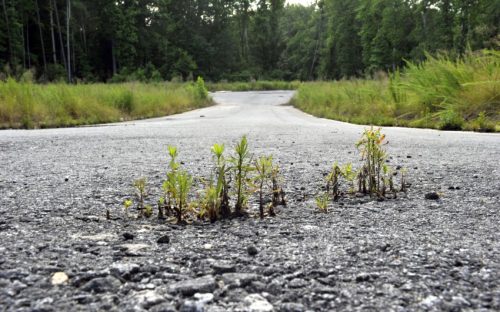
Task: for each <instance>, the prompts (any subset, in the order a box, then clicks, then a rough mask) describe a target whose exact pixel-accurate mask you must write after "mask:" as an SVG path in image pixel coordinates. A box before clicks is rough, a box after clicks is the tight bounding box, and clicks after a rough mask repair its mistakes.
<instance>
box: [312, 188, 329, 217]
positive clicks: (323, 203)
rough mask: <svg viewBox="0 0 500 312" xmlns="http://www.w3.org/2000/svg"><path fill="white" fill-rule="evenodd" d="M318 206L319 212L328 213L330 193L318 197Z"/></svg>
mask: <svg viewBox="0 0 500 312" xmlns="http://www.w3.org/2000/svg"><path fill="white" fill-rule="evenodd" d="M315 200H316V206H317V207H318V209H319V211H321V212H324V213H327V212H328V205H329V203H330V196H329V195H328V193H324V194H321V195H319V196H318V197H316V199H315Z"/></svg>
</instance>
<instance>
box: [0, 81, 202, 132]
mask: <svg viewBox="0 0 500 312" xmlns="http://www.w3.org/2000/svg"><path fill="white" fill-rule="evenodd" d="M210 103H211V100H210V98H209V97H208V92H207V90H206V88H205V86H204V82H203V79H201V78H199V79H198V81H197V82H196V83H189V84H179V83H149V84H145V83H123V84H89V85H69V84H64V83H58V84H47V85H40V84H33V83H29V82H17V81H15V80H13V79H8V80H7V81H5V82H2V81H0V129H1V128H26V129H30V128H51V127H68V126H76V125H86V124H98V123H106V122H117V121H124V120H132V119H142V118H151V117H159V116H166V115H171V114H176V113H180V112H184V111H187V110H191V109H195V108H200V107H204V106H208V105H210Z"/></svg>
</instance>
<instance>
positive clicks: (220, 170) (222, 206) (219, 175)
mask: <svg viewBox="0 0 500 312" xmlns="http://www.w3.org/2000/svg"><path fill="white" fill-rule="evenodd" d="M211 150H212V154H213V155H214V157H215V162H216V166H215V170H216V183H215V186H214V187H215V189H216V192H217V196H218V201H217V202H218V207H216V210H217V213H218V214H219V215H220V216H221V217H222V218H227V217H229V216H230V215H231V208H230V207H229V183H230V170H231V167H230V166H229V165H228V162H227V160H226V158H225V157H224V150H225V147H224V144H214V145H213V146H212V148H211Z"/></svg>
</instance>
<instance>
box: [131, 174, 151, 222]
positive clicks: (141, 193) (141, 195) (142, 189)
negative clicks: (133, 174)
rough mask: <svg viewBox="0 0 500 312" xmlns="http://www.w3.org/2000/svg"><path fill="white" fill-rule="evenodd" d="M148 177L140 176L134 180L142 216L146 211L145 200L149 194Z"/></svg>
mask: <svg viewBox="0 0 500 312" xmlns="http://www.w3.org/2000/svg"><path fill="white" fill-rule="evenodd" d="M146 183H147V182H146V178H140V179H137V180H135V181H134V187H135V190H136V194H135V195H136V197H137V202H138V207H137V209H139V216H141V215H142V214H143V213H144V200H145V199H146V197H147V196H148V193H147V190H146Z"/></svg>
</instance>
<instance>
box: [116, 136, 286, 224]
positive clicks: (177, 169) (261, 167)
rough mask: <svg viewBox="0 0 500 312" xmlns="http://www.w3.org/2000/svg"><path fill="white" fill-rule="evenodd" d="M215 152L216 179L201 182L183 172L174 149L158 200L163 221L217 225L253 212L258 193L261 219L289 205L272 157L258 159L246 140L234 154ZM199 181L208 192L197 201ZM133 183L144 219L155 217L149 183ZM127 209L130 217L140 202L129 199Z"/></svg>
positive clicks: (217, 149) (220, 146) (222, 149)
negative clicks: (250, 204)
mask: <svg viewBox="0 0 500 312" xmlns="http://www.w3.org/2000/svg"><path fill="white" fill-rule="evenodd" d="M211 153H212V157H213V161H214V166H213V170H212V173H211V175H210V177H208V178H195V177H193V176H192V175H191V174H189V172H187V171H186V170H185V169H183V168H182V165H181V162H179V161H178V155H179V154H178V149H177V148H176V147H174V146H169V147H168V154H169V157H170V161H169V164H168V171H167V173H166V177H165V180H164V182H163V184H162V194H161V196H160V197H159V199H158V200H157V211H158V219H161V220H165V219H167V218H173V219H175V221H176V222H177V223H178V224H182V223H185V222H187V220H188V218H193V217H194V218H198V219H201V220H209V221H210V222H216V221H217V220H221V219H227V218H230V217H233V216H242V215H245V214H246V213H247V211H246V210H247V207H248V201H249V198H250V196H251V195H252V194H255V193H256V194H258V202H259V216H260V218H261V219H262V218H264V217H265V210H266V208H267V211H268V215H269V216H274V215H275V211H274V208H275V207H277V206H279V205H286V200H285V192H284V190H283V188H282V182H283V181H282V177H281V175H280V168H279V167H278V165H276V164H275V163H274V162H273V157H272V156H262V157H258V158H255V159H254V157H253V155H252V154H251V153H250V149H249V146H248V140H247V138H246V136H243V137H242V138H241V140H240V141H239V142H238V143H237V144H236V145H235V146H234V149H233V153H232V155H226V153H225V146H224V144H214V145H213V146H212V147H211ZM195 181H199V182H200V183H201V185H203V189H202V190H199V191H198V192H196V193H197V194H201V195H199V196H198V197H197V198H193V197H194V196H192V192H191V191H192V190H193V188H194V187H195V183H194V182H195ZM133 185H134V188H135V190H136V194H135V207H136V208H137V210H138V217H139V218H142V217H146V218H149V217H151V216H152V214H153V209H152V207H151V206H150V205H147V204H145V202H146V200H147V198H148V195H149V193H148V190H147V183H146V179H145V178H140V179H138V180H136V181H134V183H133ZM123 205H124V208H125V211H126V212H127V215H128V210H129V208H130V207H131V206H133V205H134V202H133V201H132V200H131V199H127V200H125V201H124V203H123Z"/></svg>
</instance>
